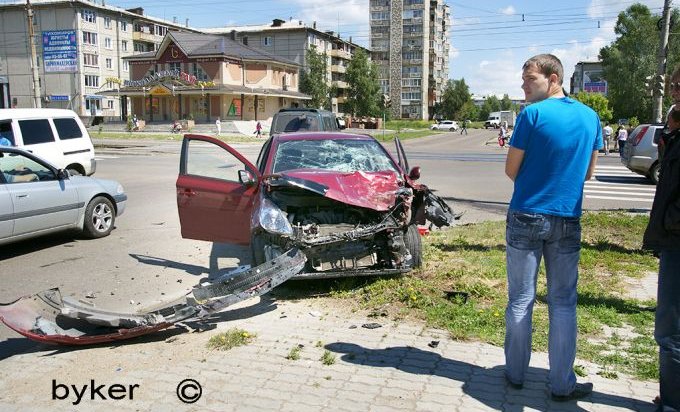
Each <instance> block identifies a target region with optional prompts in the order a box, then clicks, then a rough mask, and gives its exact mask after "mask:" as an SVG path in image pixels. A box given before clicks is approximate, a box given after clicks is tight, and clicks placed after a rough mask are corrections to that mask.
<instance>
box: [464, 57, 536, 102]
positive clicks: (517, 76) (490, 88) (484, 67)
mask: <svg viewBox="0 0 680 412" xmlns="http://www.w3.org/2000/svg"><path fill="white" fill-rule="evenodd" d="M497 56H498V57H497V58H495V59H485V60H482V61H480V62H478V63H477V64H472V65H470V66H469V67H465V68H464V71H465V72H467V73H474V76H471V77H467V78H465V82H466V83H467V84H468V86H469V87H470V91H471V92H472V93H473V94H475V95H478V96H488V95H490V94H494V95H497V96H499V97H502V96H503V94H506V93H507V94H508V95H509V96H510V97H523V96H524V94H523V93H522V90H521V88H520V86H521V85H522V66H521V64H520V63H517V62H516V61H515V60H516V59H515V56H514V55H513V51H512V50H510V49H508V50H504V51H502V52H500V53H497ZM522 63H524V62H522ZM451 70H452V71H451V74H452V77H454V78H460V77H462V76H460V75H459V74H456V66H455V65H454V66H453V67H452V69H451Z"/></svg>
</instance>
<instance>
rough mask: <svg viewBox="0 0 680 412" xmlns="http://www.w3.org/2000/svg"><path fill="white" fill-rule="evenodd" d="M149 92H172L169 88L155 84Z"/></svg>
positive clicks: (157, 93)
mask: <svg viewBox="0 0 680 412" xmlns="http://www.w3.org/2000/svg"><path fill="white" fill-rule="evenodd" d="M149 94H153V95H162V96H167V95H169V94H171V92H170V90H168V89H167V88H165V87H163V86H160V85H159V86H155V87H154V88H153V89H151V90H150V91H149Z"/></svg>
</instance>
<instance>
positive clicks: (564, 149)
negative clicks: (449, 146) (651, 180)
mask: <svg viewBox="0 0 680 412" xmlns="http://www.w3.org/2000/svg"><path fill="white" fill-rule="evenodd" d="M563 79H564V70H563V66H562V63H561V62H560V60H559V59H558V58H557V57H555V56H553V55H551V54H541V55H537V56H534V57H532V58H530V59H529V60H527V61H526V62H525V63H524V66H523V69H522V89H523V90H524V93H525V97H526V101H527V102H528V103H532V104H531V105H529V106H527V107H526V108H525V109H524V110H523V111H522V112H521V113H520V115H519V116H518V118H517V122H516V124H515V129H514V133H513V138H512V142H511V143H510V148H509V151H508V155H507V158H506V165H505V172H506V174H507V175H508V177H509V178H510V179H511V180H513V182H514V190H513V194H512V199H511V200H510V207H509V210H508V216H507V220H506V222H507V223H506V264H507V281H508V286H507V287H508V305H507V308H506V311H505V322H506V336H505V344H504V348H505V360H506V366H505V378H506V381H507V383H508V385H509V386H510V387H512V388H515V389H518V390H519V389H522V388H523V385H524V382H525V379H526V377H527V371H528V367H529V360H530V358H531V334H532V313H533V306H534V302H535V300H536V282H537V276H538V272H539V266H540V263H541V260H542V259H545V271H546V278H547V289H548V290H547V300H548V306H549V312H548V313H549V337H548V352H549V353H548V357H549V362H550V371H549V374H548V380H549V386H550V391H551V398H552V399H553V400H554V401H569V400H575V399H580V398H583V397H585V396H588V395H589V394H590V393H591V392H592V389H593V385H592V384H591V383H577V381H576V375H575V373H574V360H575V357H576V335H577V323H576V303H577V282H578V263H579V260H580V249H581V223H580V216H581V204H582V201H583V188H584V183H585V181H587V180H589V179H590V178H591V176H592V175H593V172H594V170H595V165H596V162H597V157H598V152H599V150H600V149H602V148H603V147H604V148H605V149H606V151H607V152H608V143H609V142H608V139H607V137H612V135H613V130H611V127H609V126H606V127H605V128H602V127H601V124H600V119H599V117H598V115H597V114H596V113H595V112H594V111H593V110H592V109H590V108H589V107H587V106H586V105H584V104H582V103H580V102H578V101H576V100H574V99H572V98H570V97H568V96H566V95H565V92H564V89H563V88H562V82H563ZM671 82H672V83H671V93H672V96H673V100H674V103H675V104H676V106H677V110H676V108H675V106H674V107H673V108H672V109H671V110H670V112H669V113H668V122H667V128H666V131H665V132H664V134H663V136H662V138H661V141H660V143H659V156H660V159H661V160H660V161H661V175H660V176H661V177H660V179H659V184H658V185H657V189H656V195H655V199H654V203H653V206H652V211H651V215H650V220H649V224H648V227H647V229H646V231H645V234H644V238H643V248H645V249H648V250H652V251H654V252H655V253H657V254H658V256H659V258H660V263H659V283H658V294H657V309H656V319H655V332H654V337H655V339H656V342H657V344H658V345H659V389H660V394H659V396H658V398H657V399H656V400H655V402H656V403H658V405H659V406H658V410H659V411H670V410H673V411H675V410H677V411H680V190H678V189H680V162H678V161H677V160H678V159H680V144H679V143H678V140H680V139H679V138H678V135H680V67H678V69H676V70H675V72H674V73H673V75H672V76H671ZM603 133H604V135H605V138H604V139H603ZM626 137H627V132H626V130H625V129H624V128H620V129H619V130H618V131H617V135H616V138H617V140H618V144H619V150H620V151H622V150H623V146H624V145H625V138H626ZM546 147H550V148H551V150H549V151H548V150H545V148H546Z"/></svg>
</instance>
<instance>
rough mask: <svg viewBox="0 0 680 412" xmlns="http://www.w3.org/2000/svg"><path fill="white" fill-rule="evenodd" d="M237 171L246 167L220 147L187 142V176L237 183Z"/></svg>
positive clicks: (196, 141) (202, 142) (211, 144)
mask: <svg viewBox="0 0 680 412" xmlns="http://www.w3.org/2000/svg"><path fill="white" fill-rule="evenodd" d="M239 170H247V168H246V165H245V164H243V163H242V162H240V161H239V160H238V159H237V158H235V157H234V156H232V155H231V154H229V152H227V151H225V150H224V149H223V148H221V147H220V146H218V145H216V144H213V143H209V142H204V141H201V140H191V141H189V150H188V151H187V162H186V173H187V174H189V175H193V176H201V177H209V178H212V179H220V180H226V181H229V182H239V175H238V171H239Z"/></svg>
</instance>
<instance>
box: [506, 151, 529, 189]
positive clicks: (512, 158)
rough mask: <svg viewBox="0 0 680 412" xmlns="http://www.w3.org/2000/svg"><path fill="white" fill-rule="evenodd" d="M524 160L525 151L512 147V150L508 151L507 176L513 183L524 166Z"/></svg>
mask: <svg viewBox="0 0 680 412" xmlns="http://www.w3.org/2000/svg"><path fill="white" fill-rule="evenodd" d="M523 159H524V150H522V149H517V148H516V147H512V146H510V150H508V156H507V157H506V158H505V174H506V175H507V176H508V177H509V178H510V180H512V181H513V182H514V181H515V178H516V177H517V173H519V168H520V166H522V160H523Z"/></svg>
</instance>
